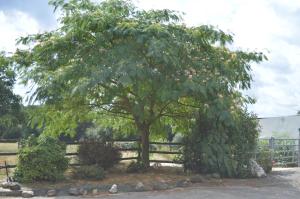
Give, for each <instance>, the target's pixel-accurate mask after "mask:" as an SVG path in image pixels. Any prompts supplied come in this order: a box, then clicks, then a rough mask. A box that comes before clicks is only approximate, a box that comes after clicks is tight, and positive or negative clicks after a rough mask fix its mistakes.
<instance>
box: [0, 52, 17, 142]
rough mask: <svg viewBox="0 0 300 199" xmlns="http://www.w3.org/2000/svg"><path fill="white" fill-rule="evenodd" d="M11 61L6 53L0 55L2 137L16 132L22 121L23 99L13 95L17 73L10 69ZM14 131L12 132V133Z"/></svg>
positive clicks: (0, 135)
mask: <svg viewBox="0 0 300 199" xmlns="http://www.w3.org/2000/svg"><path fill="white" fill-rule="evenodd" d="M10 63H11V60H10V59H9V58H7V57H6V56H5V55H4V53H0V137H2V136H3V135H4V134H6V135H7V136H9V135H8V132H13V133H14V134H15V133H18V132H16V129H15V128H14V129H13V130H12V127H13V126H16V125H17V124H18V123H19V122H20V120H22V115H21V114H20V110H21V105H20V102H21V98H20V96H18V95H15V94H14V93H13V91H12V90H13V85H14V83H15V73H14V71H13V70H12V69H11V68H10ZM10 130H12V131H10Z"/></svg>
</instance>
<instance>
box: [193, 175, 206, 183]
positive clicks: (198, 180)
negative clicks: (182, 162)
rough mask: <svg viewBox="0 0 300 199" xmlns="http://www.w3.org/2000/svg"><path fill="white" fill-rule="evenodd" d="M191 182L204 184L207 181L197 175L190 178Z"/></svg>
mask: <svg viewBox="0 0 300 199" xmlns="http://www.w3.org/2000/svg"><path fill="white" fill-rule="evenodd" d="M190 181H191V183H200V182H204V181H205V179H204V177H203V176H202V175H199V174H197V175H194V176H192V177H190Z"/></svg>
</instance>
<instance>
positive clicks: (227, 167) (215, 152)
mask: <svg viewBox="0 0 300 199" xmlns="http://www.w3.org/2000/svg"><path fill="white" fill-rule="evenodd" d="M257 137H258V122H257V120H256V117H255V116H254V115H251V114H249V113H247V112H246V111H244V110H242V109H238V110H236V111H232V112H230V111H226V110H223V111H220V112H219V113H218V114H215V112H214V113H212V112H211V111H208V110H207V111H204V112H199V114H198V115H197V118H196V122H195V126H194V128H193V130H192V131H191V133H190V134H188V135H187V136H186V137H185V138H184V142H185V144H186V145H185V148H184V150H183V152H184V153H183V156H182V158H183V161H184V167H185V169H186V170H191V171H193V172H199V173H219V174H220V175H221V176H225V177H241V178H244V177H250V176H251V172H250V164H249V160H250V159H251V158H252V157H253V154H254V152H255V147H256V142H257Z"/></svg>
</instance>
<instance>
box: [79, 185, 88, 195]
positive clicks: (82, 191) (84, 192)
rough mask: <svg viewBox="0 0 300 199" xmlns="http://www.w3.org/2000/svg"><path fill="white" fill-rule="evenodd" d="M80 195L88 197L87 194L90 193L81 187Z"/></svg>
mask: <svg viewBox="0 0 300 199" xmlns="http://www.w3.org/2000/svg"><path fill="white" fill-rule="evenodd" d="M79 194H80V195H87V194H88V191H87V190H86V189H85V188H83V187H81V188H80V189H79Z"/></svg>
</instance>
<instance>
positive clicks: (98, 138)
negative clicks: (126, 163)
mask: <svg viewBox="0 0 300 199" xmlns="http://www.w3.org/2000/svg"><path fill="white" fill-rule="evenodd" d="M78 158H79V162H80V163H81V164H83V165H96V166H98V167H102V168H104V169H108V168H111V167H112V166H114V165H115V164H117V163H118V162H119V161H120V158H121V153H120V151H119V150H118V148H116V147H115V146H114V142H113V140H112V130H111V129H102V128H99V127H97V128H91V129H89V130H88V131H87V135H85V137H84V139H83V140H82V141H81V142H80V145H79V149H78Z"/></svg>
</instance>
